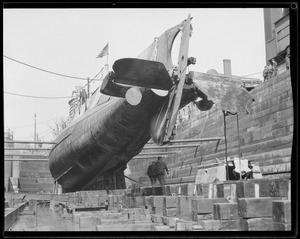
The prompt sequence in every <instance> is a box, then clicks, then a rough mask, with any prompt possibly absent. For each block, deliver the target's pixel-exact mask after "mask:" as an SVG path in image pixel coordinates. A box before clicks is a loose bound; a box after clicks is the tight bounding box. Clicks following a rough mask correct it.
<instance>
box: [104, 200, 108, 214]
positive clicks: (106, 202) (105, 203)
mask: <svg viewBox="0 0 300 239" xmlns="http://www.w3.org/2000/svg"><path fill="white" fill-rule="evenodd" d="M104 206H105V210H106V211H107V210H108V206H109V201H108V200H107V199H106V201H105V202H104Z"/></svg>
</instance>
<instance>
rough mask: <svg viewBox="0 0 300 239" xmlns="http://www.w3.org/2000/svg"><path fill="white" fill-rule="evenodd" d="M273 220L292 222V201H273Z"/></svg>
mask: <svg viewBox="0 0 300 239" xmlns="http://www.w3.org/2000/svg"><path fill="white" fill-rule="evenodd" d="M272 208H273V221H274V222H280V223H291V201H290V200H278V201H273V207H272Z"/></svg>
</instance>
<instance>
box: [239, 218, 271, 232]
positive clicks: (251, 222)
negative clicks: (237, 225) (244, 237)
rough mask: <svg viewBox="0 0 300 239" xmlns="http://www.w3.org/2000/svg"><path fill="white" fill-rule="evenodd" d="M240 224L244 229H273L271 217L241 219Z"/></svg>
mask: <svg viewBox="0 0 300 239" xmlns="http://www.w3.org/2000/svg"><path fill="white" fill-rule="evenodd" d="M241 225H242V228H243V230H244V231H273V230H274V225H273V219H272V217H260V218H250V219H242V224H241Z"/></svg>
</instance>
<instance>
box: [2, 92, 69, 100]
mask: <svg viewBox="0 0 300 239" xmlns="http://www.w3.org/2000/svg"><path fill="white" fill-rule="evenodd" d="M3 92H4V93H5V94H9V95H15V96H22V97H28V98H39V99H66V98H72V96H33V95H22V94H16V93H12V92H8V91H3Z"/></svg>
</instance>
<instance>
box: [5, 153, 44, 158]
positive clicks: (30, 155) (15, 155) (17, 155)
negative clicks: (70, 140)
mask: <svg viewBox="0 0 300 239" xmlns="http://www.w3.org/2000/svg"><path fill="white" fill-rule="evenodd" d="M27 156H29V157H37V158H38V157H42V158H46V157H49V155H37V154H5V155H4V157H27Z"/></svg>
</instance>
